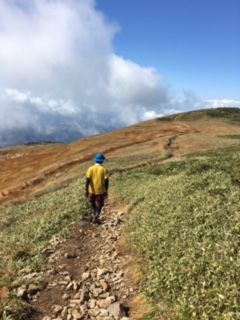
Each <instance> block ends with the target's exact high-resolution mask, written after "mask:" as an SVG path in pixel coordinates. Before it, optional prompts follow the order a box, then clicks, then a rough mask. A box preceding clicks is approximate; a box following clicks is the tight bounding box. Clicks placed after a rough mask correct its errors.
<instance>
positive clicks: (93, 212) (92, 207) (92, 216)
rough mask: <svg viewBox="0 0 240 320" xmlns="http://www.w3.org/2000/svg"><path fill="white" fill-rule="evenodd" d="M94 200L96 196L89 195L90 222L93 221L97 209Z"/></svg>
mask: <svg viewBox="0 0 240 320" xmlns="http://www.w3.org/2000/svg"><path fill="white" fill-rule="evenodd" d="M95 198H96V196H95V195H94V194H90V195H89V203H90V206H91V213H90V222H91V221H93V219H94V217H95V215H96V210H97V207H96V199H95Z"/></svg>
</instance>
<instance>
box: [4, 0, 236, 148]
mask: <svg viewBox="0 0 240 320" xmlns="http://www.w3.org/2000/svg"><path fill="white" fill-rule="evenodd" d="M239 13H240V1H239V0H1V1H0V70H1V72H0V147H1V146H7V145H10V144H16V143H21V142H26V140H27V142H28V140H29V135H31V136H32V137H35V138H34V139H35V140H37V139H40V138H39V137H41V140H58V141H59V140H60V141H63V142H67V141H71V140H73V139H76V137H81V136H89V135H94V134H98V133H101V132H104V131H109V130H113V129H115V128H119V127H125V126H128V125H131V124H134V123H138V122H141V121H145V120H148V119H153V118H157V117H161V116H165V115H169V114H174V113H179V112H185V111H191V110H198V109H205V108H216V107H224V106H226V107H238V108H239V107H240V80H239V75H240V41H239V39H240V37H239V36H240V19H239V17H238V15H239ZM9 114H10V115H11V116H9ZM63 126H64V130H62V129H61V128H63ZM63 131H64V132H63Z"/></svg>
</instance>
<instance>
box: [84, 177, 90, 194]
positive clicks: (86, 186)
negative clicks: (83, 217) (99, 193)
mask: <svg viewBox="0 0 240 320" xmlns="http://www.w3.org/2000/svg"><path fill="white" fill-rule="evenodd" d="M89 184H90V179H89V178H86V180H85V196H86V197H87V196H88V187H89Z"/></svg>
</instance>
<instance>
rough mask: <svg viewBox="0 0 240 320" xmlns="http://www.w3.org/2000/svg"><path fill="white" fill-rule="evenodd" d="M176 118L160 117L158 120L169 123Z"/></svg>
mask: <svg viewBox="0 0 240 320" xmlns="http://www.w3.org/2000/svg"><path fill="white" fill-rule="evenodd" d="M173 119H174V118H173V117H160V118H157V120H158V121H163V122H169V121H172V120H173Z"/></svg>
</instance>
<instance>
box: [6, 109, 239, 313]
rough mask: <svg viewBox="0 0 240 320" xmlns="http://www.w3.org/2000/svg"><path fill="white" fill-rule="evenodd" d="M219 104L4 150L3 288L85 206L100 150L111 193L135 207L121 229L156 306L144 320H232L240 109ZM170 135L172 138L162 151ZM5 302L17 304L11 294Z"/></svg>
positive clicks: (36, 260)
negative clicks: (87, 178)
mask: <svg viewBox="0 0 240 320" xmlns="http://www.w3.org/2000/svg"><path fill="white" fill-rule="evenodd" d="M220 111H221V112H220V114H219V112H218V111H217V110H216V111H215V114H214V113H213V111H211V112H212V113H211V114H210V116H209V115H207V112H206V111H205V112H195V113H188V114H180V115H176V116H172V117H169V118H167V119H166V120H167V121H162V120H163V119H159V120H152V121H146V122H143V123H140V124H138V125H135V126H131V127H128V128H124V129H121V130H116V131H115V132H111V133H106V134H103V135H99V136H95V137H90V138H86V139H82V140H79V141H76V142H73V143H71V144H69V145H59V146H58V145H54V146H28V147H26V146H24V147H18V148H11V149H9V150H3V149H2V150H1V154H2V163H1V164H2V168H3V170H2V171H1V179H2V180H1V181H2V184H1V188H2V202H3V203H4V202H5V203H6V202H7V201H8V202H9V200H12V203H11V202H10V203H8V204H6V205H2V207H1V210H0V222H1V225H2V226H3V228H2V232H1V234H0V240H1V243H2V246H1V248H2V249H1V251H0V258H1V261H2V265H3V267H2V269H1V273H0V279H1V285H2V290H1V291H0V296H1V295H2V296H4V292H6V291H7V288H8V287H10V284H11V282H12V281H13V280H14V279H15V278H16V272H17V271H18V270H20V269H21V268H23V267H25V266H28V265H30V266H31V268H32V269H33V270H36V269H39V268H40V266H41V263H42V261H43V259H44V257H43V255H42V254H41V252H42V249H43V248H44V247H45V246H46V243H47V242H48V241H49V240H50V239H51V238H52V237H53V236H56V235H58V236H61V234H63V230H64V231H65V232H66V229H69V226H70V225H71V223H73V222H74V221H75V220H76V219H77V218H78V216H79V213H80V214H84V212H85V210H86V209H85V202H84V199H83V197H82V194H83V183H84V173H85V170H86V168H87V166H88V165H89V164H90V162H89V159H91V158H92V156H93V154H94V153H96V152H99V151H100V152H104V153H105V155H106V156H107V157H108V158H109V160H110V161H109V162H108V163H107V166H108V168H109V170H110V172H111V175H112V176H111V181H112V182H111V186H112V187H111V191H112V193H113V195H114V198H115V201H117V202H118V203H119V205H122V204H123V203H127V204H130V207H131V208H132V210H131V215H129V217H130V218H129V223H128V225H127V232H128V233H129V234H130V236H131V238H132V241H133V243H135V244H136V245H137V247H138V248H139V252H138V254H139V256H140V260H141V265H142V268H143V269H144V271H145V274H146V275H147V277H146V278H144V279H143V288H144V289H145V292H146V294H147V296H148V297H149V299H150V300H149V301H150V302H151V301H153V302H154V303H155V305H156V304H157V305H158V306H159V307H158V308H156V309H154V310H153V313H152V314H151V315H149V319H153V318H154V316H155V317H156V319H160V314H161V317H163V318H164V317H165V318H167V319H169V318H170V315H172V317H173V318H174V319H176V318H177V317H178V319H191V317H192V318H194V316H195V317H197V318H199V317H204V314H206V319H208V318H211V317H212V318H213V319H214V318H215V319H221V318H222V319H235V318H236V313H237V312H239V305H237V302H236V285H237V282H238V281H239V278H238V276H237V274H236V267H235V266H236V258H237V253H236V251H234V250H237V249H236V243H237V242H236V241H237V238H236V237H237V232H239V229H238V228H239V209H238V207H237V204H238V203H239V187H238V183H239V181H240V178H239V170H238V169H239V151H238V150H239V144H240V143H239V137H240V127H239V123H238V122H237V121H238V119H239V113H237V116H236V112H237V111H236V110H233V111H234V112H235V113H234V112H233V113H231V111H232V110H230V111H229V113H227V114H226V112H225V113H224V114H222V113H223V110H222V109H221V110H220ZM233 120H234V122H232V121H233ZM170 137H174V138H175V140H174V145H173V147H172V149H171V150H165V146H166V142H167V140H168V138H170ZM219 148H222V151H218V149H219ZM207 150H213V151H212V152H208V153H206V151H207ZM214 150H216V151H214ZM204 151H205V153H204ZM10 153H12V154H13V156H15V157H14V158H11V157H10V155H9V154H10ZM170 153H173V155H174V157H172V158H170V159H169V156H170ZM193 153H195V154H193ZM6 154H7V155H6ZM189 154H192V155H191V156H188V157H186V156H187V155H189ZM164 159H169V160H167V163H166V164H164V165H163V164H161V163H162V161H163V160H164ZM172 160H173V161H172ZM165 162H166V161H165ZM122 186H124V187H122ZM120 190H121V192H120ZM79 195H80V196H79ZM23 196H24V197H25V198H23ZM13 200H14V201H13ZM6 213H7V214H6ZM49 213H51V214H49ZM139 213H141V214H139ZM19 221H21V224H19ZM33 221H36V223H34V222H33ZM163 226H164V227H163ZM133 230H135V231H136V232H133ZM165 231H166V232H165ZM142 234H145V235H146V237H144V238H143V237H142V236H141V235H142ZM16 235H18V236H17V237H16ZM180 262H181V263H180ZM230 265H231V268H230ZM204 266H205V267H204ZM206 266H207V267H206ZM226 270H228V272H225V271H226ZM225 273H226V277H225V278H224V277H223V275H224V274H225ZM197 275H199V276H197ZM216 279H220V280H221V279H222V281H220V280H219V281H217V280H216ZM18 281H20V282H21V281H23V280H22V279H21V278H20V277H18ZM238 285H239V283H238ZM2 301H3V302H2V308H3V305H4V304H5V303H6V302H4V299H2ZM8 303H11V304H12V305H11V309H12V310H17V309H19V310H22V309H23V306H22V305H21V304H20V305H19V301H16V300H15V298H14V297H13V299H11V300H10V302H9V301H8ZM0 310H1V308H0ZM16 312H20V311H16ZM224 317H225V318H224ZM144 319H147V316H145V318H144Z"/></svg>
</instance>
